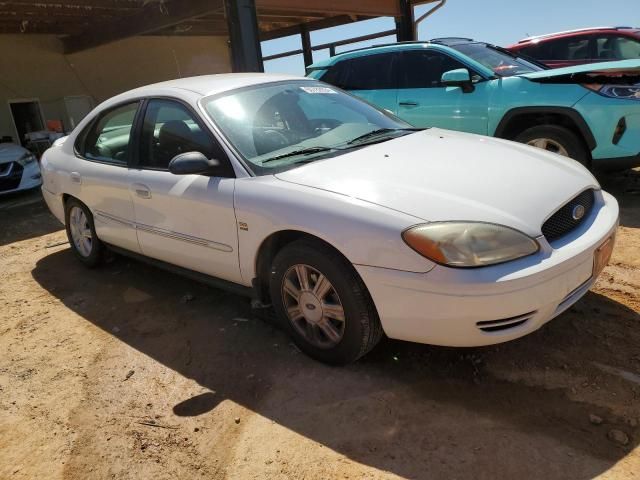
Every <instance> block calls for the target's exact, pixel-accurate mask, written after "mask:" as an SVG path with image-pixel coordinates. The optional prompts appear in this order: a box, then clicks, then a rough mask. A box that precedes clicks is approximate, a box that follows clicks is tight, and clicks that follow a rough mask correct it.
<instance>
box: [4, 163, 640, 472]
mask: <svg viewBox="0 0 640 480" xmlns="http://www.w3.org/2000/svg"><path fill="white" fill-rule="evenodd" d="M602 181H603V183H604V185H605V187H606V188H607V189H609V190H611V191H612V192H613V193H614V194H615V195H616V196H617V197H618V199H619V200H620V202H621V205H622V218H621V226H620V231H619V237H618V245H617V249H616V251H615V255H614V257H613V261H612V264H611V265H610V266H609V267H608V268H607V269H606V270H605V272H604V274H603V275H602V277H601V279H600V280H599V281H598V283H597V285H596V286H595V288H594V289H593V291H592V292H590V293H589V294H588V295H587V296H586V297H585V298H584V299H583V300H582V301H581V302H579V303H578V304H577V305H576V306H575V307H574V308H572V309H571V310H570V311H569V312H567V313H565V314H563V315H562V316H561V317H559V318H558V319H556V320H554V321H553V322H551V323H550V324H548V325H547V326H546V327H545V328H543V329H542V330H540V331H538V332H536V333H535V334H532V335H530V336H528V337H526V338H524V339H521V340H518V341H515V342H512V343H509V344H504V345H500V346H495V347H490V348H481V349H471V350H461V349H447V348H436V347H429V346H424V345H414V344H409V343H402V342H394V341H389V340H386V341H384V342H383V343H382V344H381V345H380V346H379V347H378V348H377V349H376V350H375V351H374V352H373V353H372V354H370V355H368V356H367V357H366V358H364V359H363V360H361V361H360V362H358V363H357V364H355V365H352V366H349V367H347V368H329V367H326V366H323V365H321V364H318V363H315V362H313V361H312V360H309V359H308V358H306V357H305V356H304V355H302V354H300V353H299V352H298V351H297V350H296V349H295V348H294V347H293V345H292V344H291V343H290V342H289V341H288V340H287V338H286V337H285V336H284V335H283V334H282V333H280V332H279V331H278V330H276V329H274V328H272V327H271V326H270V325H269V324H268V323H266V322H265V321H262V320H259V319H256V318H255V317H254V316H253V314H252V312H251V309H250V307H249V305H248V302H247V300H245V299H243V298H240V297H235V296H232V295H229V294H226V293H224V292H221V291H216V290H213V289H210V288H208V287H205V286H202V285H200V284H197V283H194V282H191V281H188V280H185V279H183V278H180V277H178V276H176V275H172V274H169V273H165V272H163V271H160V270H156V269H154V268H152V267H149V266H146V265H143V264H140V263H137V262H133V261H129V260H126V259H117V260H116V261H115V262H113V263H111V264H109V265H107V266H105V267H104V268H101V269H98V270H93V271H88V270H86V269H84V268H83V267H81V266H80V265H79V263H78V262H77V261H75V260H74V258H73V256H72V254H71V252H70V250H69V248H68V246H67V245H66V244H65V243H64V241H65V236H64V233H63V232H62V231H61V227H60V226H59V225H58V224H57V223H56V221H55V220H54V219H53V218H52V217H51V216H50V215H49V213H48V212H47V210H46V208H45V207H44V206H43V204H42V202H41V201H40V199H39V197H38V196H37V194H27V195H18V196H12V197H9V198H6V197H5V198H3V199H2V200H0V479H3V480H4V479H44V478H46V479H112V478H114V479H170V478H171V479H175V478H185V479H192V478H212V479H218V478H232V479H235V478H239V479H253V478H255V479H289V478H296V479H328V478H351V479H360V478H369V479H378V478H385V479H386V478H414V479H418V478H451V479H453V478H476V479H485V478H486V479H498V478H544V479H545V480H551V479H567V478H571V479H588V478H593V477H598V476H602V478H616V479H627V478H640V447H638V443H639V442H640V428H639V426H638V422H639V421H640V298H639V297H640V294H639V292H640V172H629V173H627V174H624V175H616V176H610V177H605V178H603V179H602Z"/></svg>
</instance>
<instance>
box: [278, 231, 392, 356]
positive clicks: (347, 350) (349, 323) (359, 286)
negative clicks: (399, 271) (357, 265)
mask: <svg viewBox="0 0 640 480" xmlns="http://www.w3.org/2000/svg"><path fill="white" fill-rule="evenodd" d="M270 292H271V299H272V301H273V305H274V308H275V311H276V314H277V316H278V319H279V321H280V323H281V324H282V325H283V327H284V328H285V329H286V330H287V331H288V332H289V334H290V335H291V336H292V338H293V340H294V342H295V343H296V345H297V346H298V347H300V349H301V350H302V351H304V352H305V353H307V354H308V355H309V356H311V357H313V358H315V359H316V360H320V361H322V362H325V363H329V364H334V365H343V364H347V363H350V362H353V361H355V360H357V359H358V358H360V357H361V356H363V355H364V354H366V353H367V352H368V351H370V350H371V349H372V348H373V347H374V346H375V345H376V344H377V343H378V341H379V340H380V338H381V337H382V326H381V325H380V320H379V318H378V314H377V312H376V309H375V307H374V305H373V302H372V300H371V298H370V296H369V293H368V291H367V289H366V287H365V285H364V283H363V282H362V279H360V277H359V276H358V274H357V273H356V272H355V270H354V269H353V266H352V265H350V264H349V263H348V262H346V261H345V260H344V258H342V257H341V256H340V255H339V254H338V253H337V252H335V251H333V250H332V249H330V248H328V247H327V246H325V245H323V244H321V243H319V242H317V243H316V242H312V241H307V240H300V241H296V242H294V243H292V244H290V245H288V246H286V247H285V248H284V249H283V250H281V251H280V252H279V253H278V255H276V258H275V259H274V262H273V266H272V271H271V278H270Z"/></svg>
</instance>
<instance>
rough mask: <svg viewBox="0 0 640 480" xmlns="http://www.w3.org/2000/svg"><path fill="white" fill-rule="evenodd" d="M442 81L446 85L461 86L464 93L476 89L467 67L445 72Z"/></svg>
mask: <svg viewBox="0 0 640 480" xmlns="http://www.w3.org/2000/svg"><path fill="white" fill-rule="evenodd" d="M440 83H441V84H442V86H444V87H460V88H462V91H463V92H464V93H471V92H473V91H474V90H475V87H474V86H473V82H472V81H471V75H470V74H469V70H467V69H466V68H458V69H457V70H449V71H448V72H444V73H443V74H442V79H441V80H440Z"/></svg>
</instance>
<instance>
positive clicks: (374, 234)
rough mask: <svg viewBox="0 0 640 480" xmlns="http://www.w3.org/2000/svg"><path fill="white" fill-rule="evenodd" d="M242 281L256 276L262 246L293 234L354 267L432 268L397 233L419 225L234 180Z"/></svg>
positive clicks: (261, 180) (297, 188) (257, 181)
mask: <svg viewBox="0 0 640 480" xmlns="http://www.w3.org/2000/svg"><path fill="white" fill-rule="evenodd" d="M234 199H235V209H236V218H237V220H238V225H240V226H241V227H240V228H239V229H238V241H239V262H240V271H241V274H242V278H243V281H244V282H245V283H246V284H247V285H250V283H251V280H252V279H253V278H255V277H256V259H257V255H258V251H259V249H260V246H261V245H262V243H263V242H264V241H265V239H267V238H268V237H270V236H271V235H273V234H274V233H277V232H280V231H284V230H287V231H299V232H303V233H307V234H309V235H313V236H315V237H318V238H319V239H321V240H323V241H325V242H326V243H328V244H330V245H332V246H333V247H334V248H336V249H337V250H338V251H339V252H340V253H342V255H344V256H345V258H347V259H348V260H349V261H350V262H351V263H352V264H354V265H368V266H376V267H383V268H391V269H395V270H403V271H409V272H421V273H424V272H428V271H430V270H431V269H432V268H433V267H434V266H435V265H434V263H433V262H430V261H429V260H427V259H426V258H424V257H422V256H420V255H418V254H417V253H416V252H415V251H413V250H412V249H411V248H409V247H408V246H407V245H406V244H405V243H404V241H403V240H402V237H401V232H402V231H404V230H405V229H407V228H409V227H410V226H412V225H416V224H418V223H423V222H424V220H422V219H419V218H416V217H413V216H411V215H407V214H404V213H400V212H396V211H393V210H390V209H388V208H385V207H381V206H379V205H375V204H372V203H369V202H365V201H362V200H357V199H355V198H351V197H347V196H345V195H340V194H336V193H332V192H327V191H324V190H320V189H317V188H312V187H306V186H302V185H296V184H292V183H288V182H285V181H282V180H278V179H277V178H275V177H273V176H266V177H253V178H245V179H238V181H237V182H236V190H235V194H234Z"/></svg>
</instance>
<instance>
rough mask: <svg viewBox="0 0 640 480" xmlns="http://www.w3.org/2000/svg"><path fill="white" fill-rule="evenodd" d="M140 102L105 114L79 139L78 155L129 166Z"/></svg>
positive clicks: (77, 145) (122, 106)
mask: <svg viewBox="0 0 640 480" xmlns="http://www.w3.org/2000/svg"><path fill="white" fill-rule="evenodd" d="M137 111H138V102H135V103H129V104H127V105H121V106H119V107H116V108H114V109H112V110H109V111H107V112H106V113H103V114H102V115H101V116H100V117H99V118H98V119H97V121H94V122H93V123H92V124H91V125H90V126H89V127H87V130H86V131H85V132H83V133H82V134H81V135H80V137H79V140H80V141H79V142H78V143H77V144H76V149H77V150H78V153H80V155H82V156H83V157H85V158H87V159H88V160H95V161H98V162H104V163H112V164H115V165H127V161H128V159H129V153H130V148H129V145H130V143H131V129H132V128H133V121H134V119H135V116H136V112H137Z"/></svg>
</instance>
